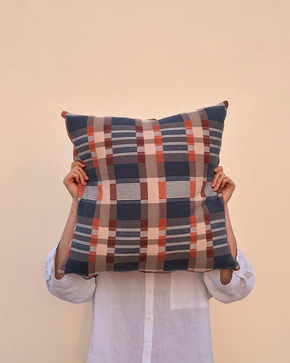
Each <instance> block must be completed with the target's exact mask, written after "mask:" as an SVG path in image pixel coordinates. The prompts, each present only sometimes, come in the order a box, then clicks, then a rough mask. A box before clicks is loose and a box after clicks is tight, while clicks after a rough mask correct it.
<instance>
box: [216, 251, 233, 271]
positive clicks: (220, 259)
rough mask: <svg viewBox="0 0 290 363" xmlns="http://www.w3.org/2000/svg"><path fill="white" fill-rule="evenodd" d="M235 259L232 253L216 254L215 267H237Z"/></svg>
mask: <svg viewBox="0 0 290 363" xmlns="http://www.w3.org/2000/svg"><path fill="white" fill-rule="evenodd" d="M230 261H233V264H230ZM235 266H236V265H235V263H234V259H233V256H232V254H231V253H228V254H226V255H222V256H214V267H213V268H214V269H219V268H230V269H235Z"/></svg>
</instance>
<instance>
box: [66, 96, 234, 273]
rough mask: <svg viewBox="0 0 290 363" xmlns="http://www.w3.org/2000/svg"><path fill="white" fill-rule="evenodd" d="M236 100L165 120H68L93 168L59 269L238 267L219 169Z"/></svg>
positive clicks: (80, 155) (79, 155) (78, 151)
mask: <svg viewBox="0 0 290 363" xmlns="http://www.w3.org/2000/svg"><path fill="white" fill-rule="evenodd" d="M227 107H228V102H227V101H224V102H221V103H219V104H217V105H215V106H210V107H205V108H200V109H197V110H195V111H191V112H182V113H179V114H176V115H173V116H169V117H165V118H162V119H159V120H157V119H146V120H141V119H138V118H129V117H114V116H104V117H96V116H92V115H88V116H85V115H77V114H73V113H69V112H67V113H66V116H65V125H66V131H67V134H68V136H69V138H70V140H71V142H72V143H73V159H74V161H78V160H79V161H82V162H84V163H85V165H86V167H85V169H84V170H85V171H86V172H87V174H88V176H89V180H88V181H87V184H86V185H82V184H81V183H79V184H78V210H77V219H76V224H75V227H74V231H73V234H72V236H71V241H70V246H69V249H68V253H67V257H66V259H65V260H64V261H63V263H62V265H61V267H60V270H59V271H60V272H63V273H66V274H67V273H75V274H79V275H81V276H83V277H85V278H91V277H93V276H95V275H97V274H98V272H101V271H114V272H128V271H142V272H159V273H165V272H171V271H175V270H188V271H193V272H205V271H210V270H212V269H219V268H230V269H233V270H237V269H239V266H238V263H237V262H236V261H235V260H234V258H233V256H232V255H231V253H230V249H229V245H228V241H227V234H226V224H225V214H224V204H223V199H222V193H221V191H220V190H218V191H217V192H216V191H214V190H213V189H212V187H211V182H212V179H213V177H214V168H215V167H216V166H217V165H218V162H219V154H220V148H221V143H222V135H223V129H224V121H225V118H226V113H227Z"/></svg>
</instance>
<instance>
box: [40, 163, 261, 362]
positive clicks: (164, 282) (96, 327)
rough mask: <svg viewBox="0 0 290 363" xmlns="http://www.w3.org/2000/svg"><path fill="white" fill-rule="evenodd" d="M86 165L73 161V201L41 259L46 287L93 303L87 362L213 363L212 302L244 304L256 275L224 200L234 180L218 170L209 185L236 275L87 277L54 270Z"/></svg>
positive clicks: (72, 299)
mask: <svg viewBox="0 0 290 363" xmlns="http://www.w3.org/2000/svg"><path fill="white" fill-rule="evenodd" d="M84 166H85V165H84V164H83V163H81V162H80V161H76V162H73V163H72V164H71V171H70V172H69V173H68V174H67V175H66V177H65V178H64V180H63V183H64V185H65V187H66V188H67V190H68V191H69V193H70V194H71V197H72V204H71V208H70V212H69V216H68V219H67V222H66V225H65V227H64V230H63V233H62V236H61V238H60V240H59V241H58V242H57V243H56V245H55V247H54V248H53V249H52V250H51V251H50V252H49V254H48V255H47V258H46V261H45V280H46V284H47V288H48V290H49V291H50V293H51V294H53V295H55V296H56V297H58V298H60V299H62V300H65V301H69V302H71V303H82V302H85V301H88V300H90V299H91V302H92V307H93V324H92V333H91V342H90V348H89V353H88V360H87V362H88V363H176V362H181V363H213V361H214V359H213V351H212V338H211V326H210V315H209V300H210V299H211V298H212V297H214V298H215V299H217V300H218V301H220V302H222V303H225V304H228V303H232V302H235V301H238V300H241V299H244V298H245V297H246V296H247V295H248V294H249V293H250V292H251V290H252V289H253V286H254V282H255V275H254V272H253V268H252V266H251V264H250V262H249V261H248V260H247V259H246V257H245V256H244V255H243V254H242V252H241V250H240V249H239V247H238V246H237V242H236V239H235V236H234V232H233V229H232V226H231V222H230V216H229V209H228V202H229V200H230V198H231V196H232V194H233V191H234V189H235V184H234V182H233V181H232V180H231V179H230V178H229V177H228V176H226V175H225V174H224V173H223V167H222V166H217V167H216V168H215V170H214V171H215V174H214V177H213V181H212V188H213V189H214V190H215V191H216V190H218V189H219V188H220V190H221V192H222V197H223V201H224V207H225V221H226V228H227V237H228V242H229V246H230V251H231V253H232V255H233V257H234V258H235V259H236V260H237V261H238V263H239V265H240V269H239V270H237V271H236V270H235V271H233V270H228V269H220V270H219V269H215V270H211V271H207V272H204V273H195V272H187V271H174V272H172V273H164V274H158V273H140V272H138V271H132V272H127V273H112V272H103V273H99V274H98V275H97V276H96V277H95V278H91V279H84V278H83V277H81V276H79V275H76V274H66V275H61V274H59V272H58V268H59V267H60V265H61V263H62V261H63V260H64V257H65V256H66V253H67V249H68V246H69V242H70V237H71V236H72V232H73V228H74V225H75V221H76V213H77V207H78V197H77V190H78V186H77V183H83V184H84V185H85V181H86V180H88V176H87V174H86V172H85V170H84V169H83V168H84Z"/></svg>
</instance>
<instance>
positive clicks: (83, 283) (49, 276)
mask: <svg viewBox="0 0 290 363" xmlns="http://www.w3.org/2000/svg"><path fill="white" fill-rule="evenodd" d="M75 164H77V165H76V166H74V165H75ZM79 165H80V164H79V162H74V163H72V170H71V172H70V173H69V174H68V175H67V176H66V177H65V179H64V184H65V185H66V187H67V188H68V190H69V192H70V193H71V195H72V197H73V199H72V204H71V208H70V212H69V216H68V219H67V222H66V225H65V228H64V230H63V233H62V236H61V239H60V240H59V242H58V243H57V244H56V246H55V247H54V249H53V250H52V251H50V253H49V254H48V256H47V258H46V261H45V280H46V285H47V288H48V290H49V291H50V292H51V293H52V294H53V295H55V296H57V297H58V298H60V299H62V300H66V301H70V302H73V303H81V302H84V301H87V300H89V299H90V298H91V297H92V295H93V293H94V291H95V287H96V279H95V278H92V279H89V280H86V279H84V278H82V277H81V276H79V275H76V274H66V275H63V274H60V273H59V272H58V269H59V267H60V265H61V263H62V261H63V260H64V258H65V257H66V254H67V250H68V247H69V242H70V238H71V236H72V233H73V229H74V225H75V220H76V216H77V208H78V199H77V184H75V182H74V181H75V179H77V178H78V180H79V178H81V179H82V178H83V177H84V175H85V172H84V171H83V170H82V172H83V173H81V171H80V170H81V168H80V166H79ZM82 181H83V179H82Z"/></svg>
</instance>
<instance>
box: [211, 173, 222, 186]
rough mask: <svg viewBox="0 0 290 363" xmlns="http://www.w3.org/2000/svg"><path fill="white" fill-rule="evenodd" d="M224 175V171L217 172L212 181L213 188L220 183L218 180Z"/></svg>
mask: <svg viewBox="0 0 290 363" xmlns="http://www.w3.org/2000/svg"><path fill="white" fill-rule="evenodd" d="M223 174H224V173H223V172H222V171H217V172H216V173H215V175H214V177H213V179H212V183H211V186H214V185H215V184H216V183H217V181H218V178H219V177H220V176H221V175H223Z"/></svg>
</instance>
